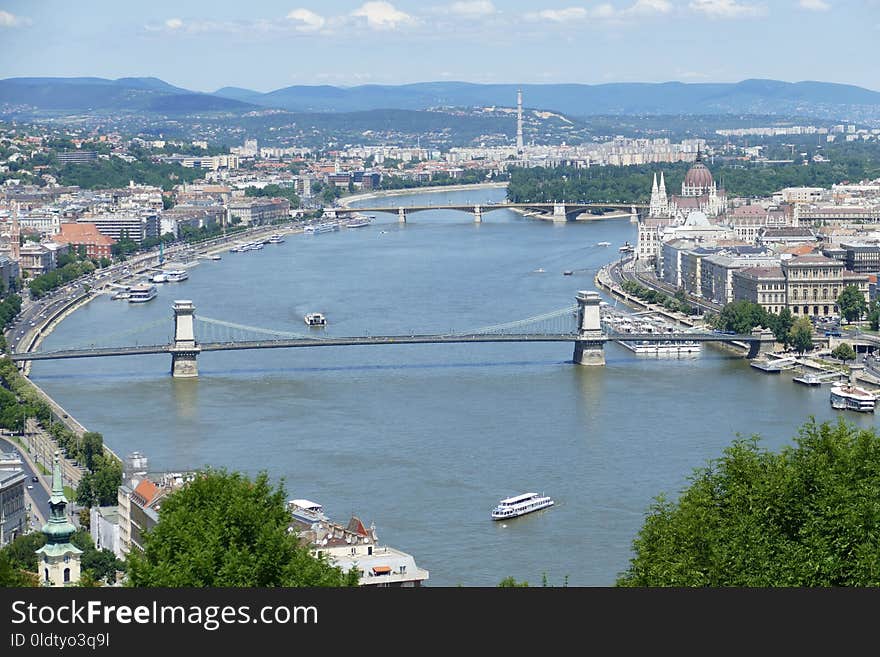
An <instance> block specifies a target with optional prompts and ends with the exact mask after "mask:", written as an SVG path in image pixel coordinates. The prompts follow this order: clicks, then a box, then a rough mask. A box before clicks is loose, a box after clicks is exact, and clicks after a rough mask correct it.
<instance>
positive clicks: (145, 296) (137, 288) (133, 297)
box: [128, 283, 159, 303]
mask: <svg viewBox="0 0 880 657" xmlns="http://www.w3.org/2000/svg"><path fill="white" fill-rule="evenodd" d="M157 294H159V289H158V288H157V287H156V286H155V285H152V284H150V283H142V284H140V285H132V286H131V288H130V289H129V291H128V301H129V303H146V302H147V301H152V300H153V299H155V298H156V295H157Z"/></svg>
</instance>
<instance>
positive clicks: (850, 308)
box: [837, 285, 868, 322]
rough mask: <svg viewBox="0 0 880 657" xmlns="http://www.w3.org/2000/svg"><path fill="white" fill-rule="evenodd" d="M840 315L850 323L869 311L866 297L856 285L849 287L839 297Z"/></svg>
mask: <svg viewBox="0 0 880 657" xmlns="http://www.w3.org/2000/svg"><path fill="white" fill-rule="evenodd" d="M837 307H838V308H839V309H840V314H841V315H842V316H843V317H844V319H846V321H848V322H855V321H858V320H859V319H861V318H862V315H864V314H865V313H866V312H867V311H868V304H867V302H866V301H865V295H864V294H863V293H862V292H861V291H860V290H859V288H857V287H856V286H855V285H847V286H846V287H845V288H843V291H842V292H841V293H840V295H839V296H838V297H837Z"/></svg>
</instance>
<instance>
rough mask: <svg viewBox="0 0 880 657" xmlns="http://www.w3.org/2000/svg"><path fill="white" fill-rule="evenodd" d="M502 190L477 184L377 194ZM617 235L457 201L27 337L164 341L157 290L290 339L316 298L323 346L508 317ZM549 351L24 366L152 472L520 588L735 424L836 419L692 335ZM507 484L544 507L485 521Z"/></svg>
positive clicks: (605, 536) (475, 580) (588, 268)
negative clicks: (256, 494)
mask: <svg viewBox="0 0 880 657" xmlns="http://www.w3.org/2000/svg"><path fill="white" fill-rule="evenodd" d="M503 197H504V190H503V189H483V190H469V191H462V192H439V193H432V194H421V195H416V194H414V195H412V196H407V197H394V198H391V199H387V200H386V201H387V203H388V204H390V205H399V204H404V205H409V204H415V203H427V202H434V203H445V202H447V201H469V202H474V201H478V202H482V203H486V202H488V201H499V200H501V199H502V198H503ZM372 202H373V203H375V201H372ZM380 202H381V201H380ZM635 236H636V231H635V226H634V225H633V224H631V223H629V221H628V220H627V219H608V220H602V221H596V222H591V223H567V224H564V225H558V224H552V223H546V222H542V221H537V220H533V219H529V218H524V217H522V216H520V215H517V214H515V213H513V212H510V211H508V210H498V211H494V212H491V213H487V214H486V215H485V216H484V223H482V224H481V225H477V224H474V223H473V220H472V216H471V215H469V214H465V213H459V212H453V211H428V212H420V213H417V214H412V215H410V217H409V223H407V224H406V225H398V223H397V218H396V217H392V216H391V215H378V216H377V218H376V219H375V220H374V222H373V224H372V225H371V226H369V227H366V228H360V229H349V230H343V231H340V232H333V233H325V234H319V235H311V236H307V235H294V236H289V237H288V238H287V240H286V241H285V242H284V243H282V244H270V245H267V246H266V247H265V248H264V249H263V250H262V251H252V252H246V253H237V254H235V253H230V254H226V253H224V254H223V258H222V260H220V261H205V262H203V263H202V264H200V265H198V266H196V267H194V268H193V269H191V272H190V278H189V280H187V281H185V282H183V283H178V284H165V285H164V286H163V287H161V289H160V293H159V296H158V297H157V298H156V299H155V300H154V301H152V302H150V303H147V304H129V303H126V302H124V301H112V300H110V299H109V298H106V297H102V298H100V299H98V300H96V301H93V302H92V303H90V304H88V305H87V306H86V307H84V308H83V309H81V310H79V311H77V312H76V313H74V314H73V315H72V316H71V317H70V318H68V319H67V320H65V321H64V322H63V323H62V324H61V325H60V326H59V327H58V329H57V330H56V331H55V332H54V333H53V334H52V335H50V336H49V337H48V338H47V340H46V342H45V343H44V345H43V349H46V350H49V349H59V348H64V347H69V346H80V345H84V344H89V343H98V344H105V345H119V344H134V343H140V344H155V343H162V342H165V341H167V340H168V337H169V335H170V329H171V325H172V319H171V317H172V312H171V304H172V302H173V300H174V299H191V300H193V302H194V303H195V307H196V315H197V316H199V315H202V316H205V317H210V318H216V319H222V320H226V321H228V322H233V323H237V324H244V325H250V326H258V327H264V328H269V329H274V330H279V331H291V332H298V333H304V332H307V331H308V330H309V329H307V328H306V327H305V325H304V323H303V315H304V314H305V313H307V312H311V311H320V312H322V313H324V314H325V315H326V316H327V319H328V326H327V328H326V329H325V330H324V333H325V334H327V335H339V336H345V335H366V334H370V335H380V334H411V333H429V332H448V331H450V330H466V329H472V328H476V327H481V326H486V325H492V324H497V323H501V322H507V321H514V320H518V319H522V318H526V317H530V316H533V315H537V314H540V313H544V312H549V311H552V310H556V309H559V308H562V307H564V306H567V305H571V304H573V303H574V300H575V294H576V292H577V291H578V290H580V289H593V287H594V286H593V277H594V275H595V271H596V269H597V268H598V267H600V266H601V265H603V264H605V263H607V262H608V261H609V260H611V259H613V258H616V257H618V255H619V254H618V250H617V249H618V246H620V245H621V244H623V242H624V241H625V240H629V241H630V242H633V243H634V242H635ZM602 241H608V242H611V246H610V247H602V246H597V242H602ZM538 269H543V270H544V273H537V272H536V271H535V270H538ZM565 270H572V271H573V272H574V273H573V275H571V276H564V275H563V271H565ZM145 325H146V326H147V329H146V330H141V331H138V329H139V328H140V327H143V326H145ZM312 330H314V329H312ZM201 339H203V340H205V341H208V340H209V339H210V336H207V335H203V336H201ZM571 349H572V347H571V345H570V344H567V343H556V344H554V343H550V344H526V343H512V344H470V345H468V344H459V345H403V346H355V347H322V348H314V349H287V350H282V349H272V350H263V351H233V352H220V353H211V354H203V355H201V356H200V357H199V370H200V377H199V378H198V379H197V380H175V379H173V378H172V377H171V376H170V375H169V367H170V359H169V358H168V357H165V356H139V357H125V358H96V359H83V360H67V361H55V362H36V363H35V364H34V366H33V370H32V376H33V378H34V380H35V381H36V382H37V383H38V384H39V385H40V386H42V387H43V388H44V389H45V390H46V391H47V392H48V393H49V394H50V395H52V396H53V397H54V398H55V399H57V400H58V402H59V403H60V404H61V405H62V406H64V407H65V408H66V409H67V410H68V412H70V413H72V414H73V415H74V416H75V417H76V418H77V419H78V420H80V421H81V422H82V423H83V424H84V425H85V426H87V427H88V428H89V429H91V430H94V431H100V432H101V433H103V434H104V437H105V440H106V442H107V444H108V445H109V446H110V447H112V448H113V449H114V450H115V451H116V452H117V453H118V454H120V455H123V456H124V455H125V454H128V453H130V452H132V451H134V450H138V451H140V452H142V453H144V454H145V455H147V456H148V457H149V460H150V469H151V470H184V469H194V468H197V467H201V466H205V465H212V466H224V467H226V468H228V469H232V470H241V471H244V472H246V473H248V474H250V475H253V474H255V473H257V472H259V471H261V470H266V471H268V473H269V474H270V476H271V477H272V478H273V480H276V481H277V480H280V479H283V480H284V485H285V488H286V490H287V492H288V495H289V497H304V498H308V499H311V500H315V501H318V502H321V503H322V504H323V505H324V506H325V509H326V511H327V513H328V515H330V517H331V518H333V519H335V520H337V521H339V522H342V523H346V522H347V521H348V519H349V517H350V516H351V515H352V514H355V515H357V516H358V517H360V518H361V519H362V520H364V521H365V522H366V523H368V524H369V523H370V522H375V525H376V528H377V533H378V535H379V538H380V540H381V541H382V542H383V543H385V544H388V545H392V546H394V547H397V548H399V549H401V550H403V551H405V552H409V553H411V554H412V555H414V556H415V558H416V562H417V563H418V564H419V565H420V566H421V567H423V568H426V569H428V570H429V571H430V579H429V581H428V582H427V584H428V585H433V586H456V585H463V586H495V585H496V584H498V582H499V581H500V580H502V579H503V578H505V577H507V576H513V577H515V578H516V579H518V580H527V581H528V582H530V583H531V584H532V585H536V584H540V583H541V579H542V576H543V575H544V574H546V577H547V580H548V582H549V583H550V584H551V585H561V584H562V583H563V582H564V581H565V580H566V578H567V581H568V584H569V585H571V586H608V585H612V584H613V583H614V581H615V579H616V578H617V576H618V574H619V573H620V572H622V571H623V570H625V569H626V567H627V566H628V563H629V558H630V556H631V545H632V540H633V538H634V537H635V535H636V533H637V532H638V530H639V528H640V527H641V525H642V522H643V520H644V517H645V513H646V511H647V510H648V508H649V506H650V505H651V503H652V501H653V499H654V498H655V497H656V496H657V495H658V494H660V493H664V494H665V495H666V496H667V497H675V496H676V495H677V494H678V492H679V491H680V490H681V489H682V488H683V487H685V486H686V485H687V484H688V477H689V476H690V475H691V474H692V473H693V471H694V469H695V468H698V467H701V466H703V465H705V464H706V463H707V461H708V460H709V459H712V458H716V457H718V456H720V454H721V453H722V450H723V449H724V448H725V447H726V446H727V445H729V444H730V443H731V441H733V440H734V439H735V438H736V437H737V435H738V434H739V435H743V436H749V435H751V434H755V433H757V434H760V435H761V436H762V438H763V440H762V445H763V446H764V447H766V448H768V449H774V450H776V449H779V448H780V447H781V446H783V445H785V444H790V443H791V442H792V438H793V437H794V436H795V435H796V434H797V429H798V427H799V426H800V425H801V424H802V423H803V422H804V421H805V420H806V419H807V418H808V416H809V415H811V414H812V415H815V416H816V418H817V419H826V418H833V417H835V416H836V412H835V411H833V410H832V409H831V407H830V404H829V401H828V389H827V387H822V388H821V389H814V388H808V387H805V386H800V385H797V384H795V383H792V381H791V377H790V376H789V375H785V374H783V375H779V376H773V375H766V374H762V373H759V372H756V371H755V370H753V369H752V368H750V367H749V366H748V363H747V362H746V361H744V360H742V359H739V358H735V357H731V356H729V355H726V354H723V353H722V352H720V351H719V350H717V349H713V348H711V347H707V348H704V350H703V353H702V354H700V355H699V356H696V357H687V358H681V359H676V358H671V359H670V358H663V359H657V358H650V357H645V356H636V355H634V354H632V353H630V352H629V351H627V350H625V349H623V348H621V347H619V346H618V345H609V346H608V348H607V349H606V359H607V366H606V367H604V368H586V367H580V366H575V365H573V364H572V363H571V357H572V353H571ZM846 417H847V419H849V420H851V421H853V422H857V423H861V424H865V425H870V424H872V423H873V418H872V417H863V416H860V415H857V414H852V413H846ZM525 491H535V492H545V493H546V494H548V495H550V496H552V497H553V498H554V499H555V500H556V506H555V507H554V508H551V509H548V510H545V511H542V512H539V513H536V514H532V515H531V516H524V517H521V518H518V519H515V520H512V521H508V522H505V523H499V522H493V521H492V520H490V518H489V512H490V510H491V508H492V507H493V506H494V505H495V504H496V503H497V501H498V500H499V499H500V498H502V497H506V496H509V495H515V494H518V493H521V492H525Z"/></svg>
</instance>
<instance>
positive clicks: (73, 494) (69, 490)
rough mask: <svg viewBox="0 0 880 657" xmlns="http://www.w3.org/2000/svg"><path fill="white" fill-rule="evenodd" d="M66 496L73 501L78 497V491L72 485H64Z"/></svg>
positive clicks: (69, 500)
mask: <svg viewBox="0 0 880 657" xmlns="http://www.w3.org/2000/svg"><path fill="white" fill-rule="evenodd" d="M64 497H66V498H67V501H68V502H72V501H74V500H75V499H76V491H75V490H73V489H72V488H71V487H70V486H65V487H64Z"/></svg>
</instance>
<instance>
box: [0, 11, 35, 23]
mask: <svg viewBox="0 0 880 657" xmlns="http://www.w3.org/2000/svg"><path fill="white" fill-rule="evenodd" d="M30 24H31V21H30V19H29V18H24V17H23V16H16V15H15V14H10V13H9V12H8V11H3V10H2V9H0V27H23V26H25V25H30Z"/></svg>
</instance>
